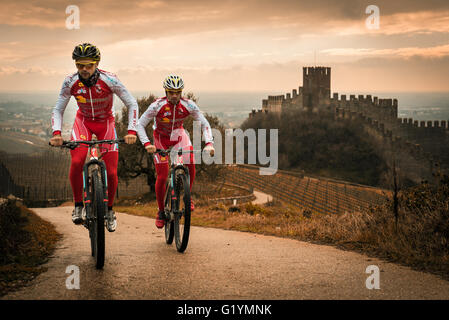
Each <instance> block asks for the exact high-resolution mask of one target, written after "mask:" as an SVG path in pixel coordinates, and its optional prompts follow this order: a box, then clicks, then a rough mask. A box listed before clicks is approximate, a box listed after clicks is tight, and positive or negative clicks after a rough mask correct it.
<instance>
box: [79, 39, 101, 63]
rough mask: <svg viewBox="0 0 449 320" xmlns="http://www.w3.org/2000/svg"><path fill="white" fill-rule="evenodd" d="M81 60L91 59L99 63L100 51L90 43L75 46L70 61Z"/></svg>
mask: <svg viewBox="0 0 449 320" xmlns="http://www.w3.org/2000/svg"><path fill="white" fill-rule="evenodd" d="M82 58H91V59H92V60H95V61H100V58H101V54H100V50H98V48H97V47H96V46H94V45H93V44H90V43H83V44H80V45H77V46H76V47H75V49H73V53H72V59H73V60H78V59H82Z"/></svg>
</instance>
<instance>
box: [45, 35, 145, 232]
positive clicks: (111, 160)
mask: <svg viewBox="0 0 449 320" xmlns="http://www.w3.org/2000/svg"><path fill="white" fill-rule="evenodd" d="M72 58H73V60H75V65H76V68H77V69H78V72H75V73H73V74H71V75H69V76H67V77H66V78H65V80H64V82H63V85H62V88H61V92H60V93H59V99H58V101H57V102H56V105H55V107H54V108H53V112H52V115H51V124H52V129H53V137H52V138H51V139H50V144H51V145H53V146H61V145H62V141H63V140H62V137H61V130H62V122H63V114H64V110H65V108H66V107H67V104H68V102H69V100H70V97H71V96H74V97H75V99H76V101H77V104H78V111H77V113H76V117H75V122H74V124H73V128H72V134H71V140H91V139H92V134H95V135H96V136H97V139H98V140H103V139H105V140H109V139H117V134H116V131H115V116H114V110H113V106H112V104H113V95H114V93H115V94H116V95H117V96H119V98H120V99H121V100H122V101H123V103H124V104H125V105H126V106H127V108H128V118H129V125H128V134H127V135H126V136H125V137H124V139H125V142H126V143H128V144H132V143H135V142H136V140H137V131H136V130H137V128H136V126H137V120H138V117H139V116H138V110H139V108H138V106H137V102H136V99H134V97H133V96H132V95H131V94H130V93H129V92H128V90H127V89H126V88H125V87H124V85H123V84H122V83H121V82H120V80H119V79H118V78H117V76H116V75H114V74H112V73H109V72H107V71H104V70H100V69H98V64H99V62H100V58H101V54H100V50H99V49H98V48H97V47H96V46H94V45H92V44H90V43H83V44H80V45H78V46H76V47H75V49H74V50H73V53H72ZM101 150H107V151H108V152H107V153H106V154H104V156H103V160H104V162H105V164H106V170H107V181H108V190H107V192H108V210H107V211H108V212H107V215H106V221H107V223H106V228H107V229H108V231H109V232H113V231H115V229H116V227H117V221H116V217H115V213H114V211H113V210H112V206H113V203H114V196H115V193H116V190H117V183H118V177H117V163H118V146H117V144H114V145H110V144H104V145H101ZM87 151H88V149H87V148H86V147H79V148H76V149H75V150H71V151H70V154H71V156H72V160H71V165H70V173H69V178H70V184H71V186H72V192H73V197H74V200H75V209H74V210H73V212H72V221H73V223H75V224H81V223H82V222H83V215H84V214H83V208H84V205H83V196H82V193H83V176H82V170H83V165H84V162H85V160H86V155H87Z"/></svg>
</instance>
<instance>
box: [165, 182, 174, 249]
mask: <svg viewBox="0 0 449 320" xmlns="http://www.w3.org/2000/svg"><path fill="white" fill-rule="evenodd" d="M165 190H166V192H165V200H164V204H165V209H166V210H165V212H167V211H168V212H169V214H170V212H172V210H173V208H172V207H171V206H172V202H171V201H170V200H171V196H170V194H171V188H170V183H168V182H167V185H166V186H165ZM174 230H175V227H174V222H173V220H171V219H167V220H165V243H167V244H172V243H173V236H174Z"/></svg>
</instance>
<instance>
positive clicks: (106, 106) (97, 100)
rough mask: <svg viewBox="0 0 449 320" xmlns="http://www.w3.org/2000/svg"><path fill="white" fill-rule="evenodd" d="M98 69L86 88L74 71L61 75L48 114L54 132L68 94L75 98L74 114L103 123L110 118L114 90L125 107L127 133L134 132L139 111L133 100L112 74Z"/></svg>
mask: <svg viewBox="0 0 449 320" xmlns="http://www.w3.org/2000/svg"><path fill="white" fill-rule="evenodd" d="M99 72H100V76H99V78H98V81H97V83H96V84H95V85H93V86H91V87H86V86H85V85H84V84H83V83H82V82H81V81H80V79H79V76H78V73H73V74H72V75H69V76H68V77H66V78H65V80H64V83H63V85H62V88H61V92H60V93H59V99H58V101H57V103H56V106H55V107H54V108H53V112H52V116H51V123H52V129H53V134H54V135H55V134H60V133H61V129H62V118H63V114H64V110H65V108H66V107H67V104H68V102H69V100H70V97H71V96H74V97H75V99H76V102H77V104H78V111H77V114H76V115H77V117H81V118H85V119H86V120H89V121H96V122H107V121H108V120H113V119H114V110H113V108H112V103H113V94H114V93H115V94H116V95H117V96H118V97H119V98H120V99H121V100H122V101H123V103H124V104H125V105H126V107H127V108H128V117H129V122H128V123H129V124H128V133H132V134H136V131H137V128H136V127H137V119H138V110H139V107H138V105H137V101H136V99H135V98H134V97H133V96H132V95H131V94H130V93H129V91H128V90H127V89H126V88H125V86H124V85H123V84H122V83H121V82H120V80H119V79H118V78H117V76H116V75H114V74H112V73H110V72H107V71H104V70H99Z"/></svg>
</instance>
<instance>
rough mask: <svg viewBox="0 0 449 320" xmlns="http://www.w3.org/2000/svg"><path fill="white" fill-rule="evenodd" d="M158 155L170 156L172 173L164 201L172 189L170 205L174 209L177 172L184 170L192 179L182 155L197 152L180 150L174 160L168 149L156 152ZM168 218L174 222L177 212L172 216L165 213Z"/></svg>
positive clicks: (172, 213) (170, 173)
mask: <svg viewBox="0 0 449 320" xmlns="http://www.w3.org/2000/svg"><path fill="white" fill-rule="evenodd" d="M156 152H157V153H160V154H161V155H163V154H167V155H169V159H170V171H169V179H168V183H167V186H166V188H165V194H164V199H166V198H167V192H168V190H169V189H171V194H170V204H171V207H172V208H173V207H174V201H175V200H176V198H175V172H176V171H177V170H183V171H184V173H185V175H186V177H187V179H188V180H189V179H190V174H189V168H187V167H186V166H184V160H183V157H182V155H183V154H185V153H193V152H195V151H194V150H182V149H179V150H178V151H177V152H176V157H174V159H173V158H172V157H171V150H170V149H167V150H163V149H158V150H156ZM168 184H170V188H167V187H168ZM164 213H165V215H166V217H167V218H168V220H169V221H172V220H173V219H174V214H176V213H177V212H170V215H167V212H164Z"/></svg>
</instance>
